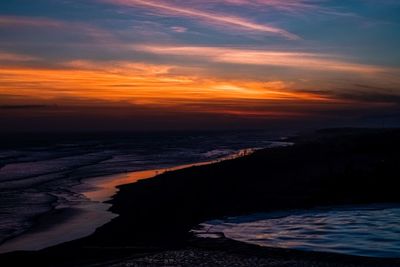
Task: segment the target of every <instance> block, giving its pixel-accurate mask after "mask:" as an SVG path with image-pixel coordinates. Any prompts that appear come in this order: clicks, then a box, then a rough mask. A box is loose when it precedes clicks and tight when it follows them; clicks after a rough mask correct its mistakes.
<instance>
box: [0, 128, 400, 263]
mask: <svg viewBox="0 0 400 267" xmlns="http://www.w3.org/2000/svg"><path fill="white" fill-rule="evenodd" d="M399 140H400V130H349V129H343V130H330V131H322V132H319V133H317V134H312V135H306V136H302V137H299V138H296V139H295V140H294V141H295V142H296V145H294V146H292V147H284V148H273V149H266V150H262V151H257V152H255V153H254V154H252V155H249V156H246V157H242V158H237V159H233V160H227V161H223V162H220V163H216V164H211V165H204V166H197V167H191V168H187V169H181V170H176V171H171V172H166V173H163V174H161V175H159V176H157V177H155V178H153V179H147V180H141V181H139V182H137V183H134V184H129V185H124V186H121V187H120V188H119V189H120V191H119V192H118V194H117V195H116V196H115V197H113V199H112V200H111V201H110V203H111V204H112V205H113V206H112V208H111V211H113V212H114V213H117V214H119V217H117V218H115V219H113V220H112V221H111V222H110V223H108V224H106V225H104V226H103V227H101V228H99V229H97V230H96V232H95V234H93V235H91V236H90V237H87V238H84V239H81V240H77V241H73V242H69V243H65V244H62V245H59V246H56V247H53V248H49V249H45V250H42V251H40V252H37V253H10V254H6V255H2V256H0V261H12V262H13V263H18V264H22V263H24V262H26V261H29V262H30V263H32V262H35V263H40V264H41V265H42V266H85V265H91V264H96V266H110V265H111V263H110V262H113V263H112V264H118V262H121V261H122V260H123V259H126V258H135V259H140V258H142V259H143V258H144V257H150V258H151V257H156V258H157V257H158V258H160V257H161V258H168V257H169V256H168V255H169V254H162V253H169V252H165V251H170V252H171V253H173V251H175V252H176V253H178V255H181V256H180V257H183V258H187V257H188V256H187V257H186V256H185V255H187V254H185V253H189V252H190V250H189V252H188V251H187V248H188V246H191V249H194V251H195V252H194V253H195V254H196V253H197V252H199V251H200V250H205V251H208V252H207V253H211V254H212V253H217V254H213V255H217V256H215V257H216V258H218V257H219V256H218V255H219V254H218V253H222V254H223V255H226V260H227V261H228V258H229V257H230V256H232V255H228V254H229V253H231V252H232V251H234V252H233V254H234V255H233V256H235V255H236V256H237V255H243V253H244V255H245V256H244V257H245V258H246V257H247V259H248V258H249V257H253V256H252V255H254V253H255V254H256V256H257V257H259V258H263V259H267V260H268V259H269V260H271V261H270V263H271V262H272V261H273V260H274V259H275V258H276V257H278V258H279V259H280V260H281V261H282V262H285V261H289V262H291V265H283V264H281V265H279V264H278V265H272V263H271V264H270V265H268V264H269V263H268V262H267V263H265V262H262V263H260V264H259V266H385V267H388V266H400V262H399V260H382V259H380V260H379V259H372V258H365V257H361V258H360V257H355V256H341V255H336V254H326V253H315V252H309V253H307V252H298V251H292V250H278V249H265V248H259V247H257V246H252V245H243V244H241V243H239V242H233V241H229V242H227V241H226V240H223V241H224V242H222V243H221V242H218V241H207V242H203V243H202V242H200V243H199V242H197V241H196V242H194V243H193V241H191V240H193V236H192V235H191V234H190V230H191V229H192V228H193V227H195V226H196V225H198V224H199V223H201V222H204V221H207V220H210V219H216V218H221V217H224V216H230V215H240V214H249V213H254V212H267V211H277V210H288V209H297V208H301V209H307V208H313V207H316V206H324V205H325V206H329V205H341V204H362V203H382V202H393V203H399V202H400V195H399V194H398V187H397V177H398V171H399V169H398V166H400V158H399V157H398V151H400V142H399ZM193 244H194V245H193ZM227 244H228V245H227ZM193 246H194V247H193ZM196 249H200V250H196ZM196 251H197V252H196ZM160 253H161V254H160ZM199 253H200V252H199ZM249 253H250V254H249ZM200 254H201V253H200ZM200 254H198V257H200V258H201V257H203V256H201V255H200ZM149 255H153V256H149ZM157 255H158V256H157ZM160 255H161V256H160ZM162 255H165V256H162ZM206 255H207V254H206ZM236 256H235V257H236ZM196 257H197V256H196ZM196 257H195V258H196ZM221 257H222V256H221ZM235 257H234V258H233V259H235ZM203 258H204V261H205V263H207V259H206V258H210V259H211V258H213V257H212V255H210V256H207V257H203ZM223 259H224V257H222V260H223ZM247 259H246V260H247ZM302 262H305V264H303V265H301V264H302ZM122 264H124V263H122ZM135 264H136V263H135V262H133V263H132V264H130V263H129V262H128V263H127V265H126V266H162V264H161V263H157V264H153V263H150V264H147V263H146V262H145V263H144V264H141V263H140V262H137V264H136V265H135ZM146 264H147V265H146ZM152 264H153V265H152ZM265 264H267V265H265ZM389 264H390V265H389ZM167 265H168V264H167ZM169 265H171V266H185V264H184V262H175V263H174V262H171V264H169ZM257 265H258V264H254V265H253V264H249V263H248V262H247V263H246V261H245V263H244V265H238V266H257ZM186 266H189V265H186ZM204 266H213V263H212V262H209V265H204ZM220 266H230V264H229V263H227V264H226V265H220Z"/></svg>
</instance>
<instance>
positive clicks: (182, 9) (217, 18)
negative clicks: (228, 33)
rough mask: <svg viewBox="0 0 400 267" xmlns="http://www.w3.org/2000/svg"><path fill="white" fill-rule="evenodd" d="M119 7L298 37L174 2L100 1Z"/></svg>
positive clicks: (259, 24) (262, 25)
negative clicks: (147, 10)
mask: <svg viewBox="0 0 400 267" xmlns="http://www.w3.org/2000/svg"><path fill="white" fill-rule="evenodd" d="M101 1H103V2H107V3H111V4H114V5H119V6H128V7H136V8H145V9H150V10H152V11H153V12H158V13H160V14H163V15H169V16H176V17H185V18H189V19H196V20H200V21H201V22H202V23H203V24H208V25H210V24H211V25H217V26H225V27H230V28H232V27H234V28H236V29H238V28H240V29H242V30H245V31H251V32H261V33H265V34H272V35H276V36H280V37H284V38H287V39H292V40H296V39H299V38H300V37H299V36H298V35H296V34H294V33H291V32H288V31H287V30H285V29H282V28H279V27H276V26H272V25H268V24H262V23H257V22H254V21H252V20H249V19H247V18H244V17H238V16H233V15H229V14H224V13H220V12H216V11H210V10H200V9H194V8H189V7H186V6H184V5H179V4H176V3H174V2H172V3H167V2H165V1H144V0H101Z"/></svg>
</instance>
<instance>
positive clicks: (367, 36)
mask: <svg viewBox="0 0 400 267" xmlns="http://www.w3.org/2000/svg"><path fill="white" fill-rule="evenodd" d="M22 6H25V7H29V10H28V9H24V8H22ZM0 7H2V8H1V9H0V10H1V11H0V33H1V36H2V37H0V64H1V65H0V96H1V97H0V107H4V108H3V109H1V110H3V111H4V110H5V108H6V109H9V107H16V108H18V107H21V108H23V107H24V106H30V105H58V106H64V107H65V108H67V107H69V109H71V110H73V109H74V108H73V107H74V106H81V107H88V108H89V107H92V106H93V107H94V106H121V107H129V106H132V107H134V108H135V109H138V108H139V109H141V108H142V109H143V111H144V112H146V110H148V109H149V108H150V109H156V110H164V111H166V112H168V111H169V110H170V111H174V112H175V111H182V112H186V113H187V112H189V113H202V114H220V115H224V114H225V115H229V116H233V117H235V116H236V117H240V118H245V117H251V118H261V119H275V118H276V119H279V118H300V117H302V118H305V117H313V116H315V117H318V116H321V114H333V115H334V116H337V115H336V114H338V113H337V112H338V110H340V112H346V110H347V111H348V112H354V114H357V116H364V117H365V116H367V115H368V114H369V115H371V114H373V113H374V110H376V111H377V112H378V113H379V114H382V112H383V113H385V110H386V112H388V113H393V112H397V108H398V106H399V99H400V91H399V86H400V79H399V78H398V77H400V64H399V62H400V55H399V53H398V52H397V50H396V47H398V45H400V38H399V35H398V33H399V32H400V21H398V18H397V17H396V16H395V14H396V12H395V11H396V10H399V9H400V4H398V3H395V2H393V1H382V2H380V4H377V3H372V2H370V1H361V0H360V1H356V0H354V1H349V2H347V3H346V4H344V3H341V2H340V1H335V0H330V1H317V0H315V1H314V0H290V1H285V2H282V1H275V0H254V1H250V0H249V1H245V0H234V1H233V0H224V1H197V0H190V1H185V2H182V1H175V0H170V1H162V0H152V1H142V0H93V1H81V2H75V3H73V2H63V1H52V2H50V1H42V2H40V3H31V2H29V3H28V2H25V1H23V0H18V1H15V2H13V3H2V4H0ZM68 14H74V16H73V17H72V16H70V15H68ZM85 14H92V15H91V16H89V17H87V16H86V15H85ZM306 107H308V108H306ZM366 109H367V110H368V112H367V113H363V112H364V111H365V110H366ZM160 112H163V111H160ZM360 112H361V113H360ZM8 113H10V111H8ZM340 114H342V113H340ZM369 115H368V116H369ZM7 116H13V115H12V114H11V115H10V114H8V115H7ZM49 116H57V115H54V114H53V115H49ZM326 116H328V115H326ZM328 117H329V116H328ZM177 119H179V118H177ZM186 119H187V118H186Z"/></svg>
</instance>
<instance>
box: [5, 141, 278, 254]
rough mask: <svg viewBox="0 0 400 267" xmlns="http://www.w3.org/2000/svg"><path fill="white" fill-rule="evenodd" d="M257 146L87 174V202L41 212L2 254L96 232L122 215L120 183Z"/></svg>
mask: <svg viewBox="0 0 400 267" xmlns="http://www.w3.org/2000/svg"><path fill="white" fill-rule="evenodd" d="M276 143H278V142H276ZM282 144H284V142H282ZM256 150H257V148H246V149H240V150H239V151H236V152H234V153H232V154H230V155H227V156H224V157H221V158H217V159H213V160H209V161H202V162H195V163H188V164H181V165H176V166H172V167H167V168H159V169H149V170H139V171H133V172H128V173H119V174H113V175H105V176H98V177H89V178H85V179H83V180H81V181H80V183H79V184H78V185H76V186H74V188H76V190H75V191H77V192H79V193H80V194H82V195H83V196H84V197H85V198H87V199H88V200H87V201H86V202H83V203H80V204H78V205H76V206H70V207H62V208H57V207H55V208H53V209H51V210H50V211H48V212H46V213H44V214H42V215H40V216H39V217H38V218H36V220H35V222H34V224H33V226H32V227H31V228H30V229H28V230H27V231H25V232H24V233H22V234H20V235H18V236H15V237H13V238H10V239H8V240H6V241H5V242H4V243H2V244H0V255H1V254H4V253H10V252H17V251H38V250H41V249H45V248H48V247H52V246H56V245H60V244H63V243H66V242H70V241H74V240H77V239H81V238H84V237H87V236H89V235H91V234H93V233H94V232H95V230H96V229H97V228H99V227H101V226H103V225H105V224H107V223H108V222H110V221H111V220H112V219H114V218H116V217H118V214H115V213H113V212H111V211H110V208H111V207H112V205H111V204H109V203H107V202H108V201H110V200H111V199H112V197H113V196H114V195H115V194H117V193H118V191H119V187H120V186H123V185H126V184H132V183H136V182H138V181H140V180H144V179H151V178H153V177H155V176H157V175H160V174H163V173H165V172H171V171H176V170H181V169H185V168H190V167H195V166H204V165H208V164H213V163H218V162H221V161H224V160H229V159H235V158H238V157H243V156H246V155H249V154H251V153H253V152H254V151H256ZM88 220H90V223H88V222H87V221H88ZM55 225H57V226H55ZM64 232H68V233H69V236H68V237H65V236H63V235H62V233H64Z"/></svg>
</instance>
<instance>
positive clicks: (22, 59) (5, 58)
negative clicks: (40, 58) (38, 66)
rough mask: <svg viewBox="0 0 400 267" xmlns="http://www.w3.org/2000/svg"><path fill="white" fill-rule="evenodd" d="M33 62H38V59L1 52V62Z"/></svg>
mask: <svg viewBox="0 0 400 267" xmlns="http://www.w3.org/2000/svg"><path fill="white" fill-rule="evenodd" d="M32 60H37V58H36V57H32V56H28V55H20V54H14V53H8V52H1V51H0V62H2V61H17V62H25V61H32Z"/></svg>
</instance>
